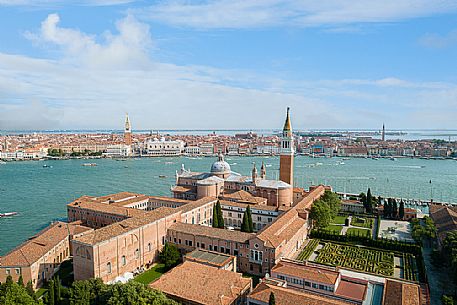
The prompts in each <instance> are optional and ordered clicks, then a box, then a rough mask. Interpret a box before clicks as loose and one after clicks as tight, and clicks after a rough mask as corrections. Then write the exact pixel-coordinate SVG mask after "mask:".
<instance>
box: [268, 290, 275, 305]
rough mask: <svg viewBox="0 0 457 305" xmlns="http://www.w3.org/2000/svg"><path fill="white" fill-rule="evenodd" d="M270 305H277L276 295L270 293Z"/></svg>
mask: <svg viewBox="0 0 457 305" xmlns="http://www.w3.org/2000/svg"><path fill="white" fill-rule="evenodd" d="M268 305H276V301H275V294H274V293H273V292H270V299H269V300H268Z"/></svg>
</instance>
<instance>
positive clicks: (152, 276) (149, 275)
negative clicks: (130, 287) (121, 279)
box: [133, 264, 166, 285]
mask: <svg viewBox="0 0 457 305" xmlns="http://www.w3.org/2000/svg"><path fill="white" fill-rule="evenodd" d="M165 272H166V270H165V265H164V264H157V265H155V266H154V267H152V268H151V269H149V270H148V271H145V272H143V273H141V274H140V275H138V276H136V277H135V278H134V279H133V280H134V281H135V282H138V283H142V284H145V285H147V284H149V283H151V282H153V281H155V280H156V279H158V278H159V277H160V276H161V275H162V274H164V273H165Z"/></svg>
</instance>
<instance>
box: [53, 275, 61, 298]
mask: <svg viewBox="0 0 457 305" xmlns="http://www.w3.org/2000/svg"><path fill="white" fill-rule="evenodd" d="M61 287H62V285H61V284H60V278H59V276H58V275H57V276H56V277H55V279H54V294H55V297H54V299H55V301H56V304H60V300H61V299H62V296H61Z"/></svg>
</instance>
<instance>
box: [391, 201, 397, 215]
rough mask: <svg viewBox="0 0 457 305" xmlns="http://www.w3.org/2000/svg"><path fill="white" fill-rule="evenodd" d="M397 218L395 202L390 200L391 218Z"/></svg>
mask: <svg viewBox="0 0 457 305" xmlns="http://www.w3.org/2000/svg"><path fill="white" fill-rule="evenodd" d="M397 217H398V206H397V200H395V199H392V218H397Z"/></svg>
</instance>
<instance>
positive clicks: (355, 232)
mask: <svg viewBox="0 0 457 305" xmlns="http://www.w3.org/2000/svg"><path fill="white" fill-rule="evenodd" d="M346 235H355V236H371V230H368V229H359V228H349V229H348V230H347V232H346Z"/></svg>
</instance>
